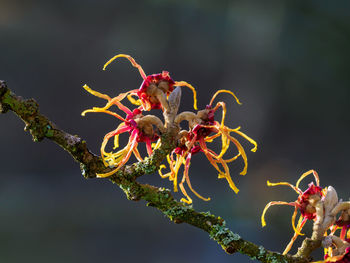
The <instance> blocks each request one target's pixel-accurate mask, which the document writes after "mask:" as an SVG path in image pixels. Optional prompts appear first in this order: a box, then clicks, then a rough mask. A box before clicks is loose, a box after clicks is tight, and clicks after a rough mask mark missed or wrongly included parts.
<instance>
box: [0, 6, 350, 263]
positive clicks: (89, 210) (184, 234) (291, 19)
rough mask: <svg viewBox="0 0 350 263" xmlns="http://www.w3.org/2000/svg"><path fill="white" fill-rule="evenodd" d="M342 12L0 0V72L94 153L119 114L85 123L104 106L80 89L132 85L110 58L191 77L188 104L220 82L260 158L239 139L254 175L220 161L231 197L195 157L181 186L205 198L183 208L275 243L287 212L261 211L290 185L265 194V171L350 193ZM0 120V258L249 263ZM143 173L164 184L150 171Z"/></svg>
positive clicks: (278, 245)
mask: <svg viewBox="0 0 350 263" xmlns="http://www.w3.org/2000/svg"><path fill="white" fill-rule="evenodd" d="M349 11H350V2H349V1H337V3H336V4H335V3H333V2H331V1H316V0H314V1H301V0H300V1H281V0H279V1H198V0H188V1H184V0H178V1H173V0H146V1H115V0H113V1H112V0H100V1H92V0H84V1H83V0H70V1H68V0H60V1H54V0H45V1H44V0H26V1H17V0H0V39H1V40H0V61H1V63H0V79H3V80H5V81H7V83H8V86H9V88H10V89H12V90H13V91H14V92H15V93H16V94H17V95H21V96H23V97H25V98H31V97H33V98H35V99H36V100H37V101H38V102H39V104H40V109H41V112H42V113H44V114H45V115H46V116H48V117H49V118H50V119H51V120H53V121H54V122H55V123H56V124H57V125H58V127H60V128H62V129H64V130H65V131H67V132H70V133H72V134H79V135H80V136H81V137H82V138H84V139H86V140H87V142H88V145H89V148H90V149H91V150H92V151H94V152H96V153H97V152H98V150H99V147H100V144H101V142H102V138H103V136H104V135H105V134H106V133H107V132H109V131H111V130H112V129H114V128H115V127H116V126H117V124H118V121H116V119H113V118H112V117H110V116H107V115H103V114H90V115H87V116H86V117H84V118H83V117H81V116H80V113H81V112H82V111H83V110H85V109H87V108H90V107H92V106H101V105H103V104H104V101H103V100H101V99H99V98H97V97H94V96H92V95H90V94H88V93H87V92H85V91H84V90H83V88H82V85H83V84H85V83H86V84H88V85H89V86H90V87H91V88H93V89H95V90H98V91H100V92H104V93H107V94H109V95H111V96H114V95H116V94H118V93H120V92H122V91H126V90H131V89H135V88H138V87H139V85H140V84H141V81H142V79H141V77H140V75H139V73H138V71H137V70H136V69H135V68H133V67H132V66H131V65H130V63H129V62H128V61H127V60H125V59H120V60H119V61H117V62H115V63H113V64H112V65H110V66H109V68H108V69H107V70H106V71H102V66H103V64H104V63H105V62H106V61H107V60H108V59H109V58H111V57H112V56H114V55H115V54H118V53H126V54H130V55H132V56H133V57H134V58H135V59H136V61H137V62H138V63H139V64H141V65H142V66H143V68H144V70H145V72H146V74H152V73H159V72H161V71H162V70H167V71H169V72H170V74H171V76H172V77H173V79H174V80H178V81H180V80H185V81H187V82H189V83H191V84H192V85H193V86H195V87H196V89H197V91H198V100H199V108H203V107H205V105H206V104H207V103H208V102H209V100H210V98H211V96H212V95H213V94H214V92H215V91H216V90H217V89H230V90H232V91H234V92H235V93H236V94H237V96H238V97H239V98H240V100H241V102H242V103H243V104H242V105H241V106H239V105H237V104H236V103H235V102H234V101H233V99H232V97H230V96H229V95H220V97H219V99H220V100H224V101H225V102H226V103H227V105H228V116H227V122H226V123H227V125H229V126H230V127H232V128H234V127H237V126H241V127H242V131H243V132H245V133H246V134H247V135H249V136H250V137H252V138H253V139H255V140H256V141H257V142H258V145H259V148H258V151H257V152H256V153H251V152H250V151H249V149H250V147H251V145H249V143H247V142H245V141H244V140H243V139H242V140H240V141H241V142H242V144H243V145H244V147H245V149H246V151H247V154H248V159H249V168H248V174H247V175H246V176H244V177H243V176H240V175H239V172H240V171H241V169H242V168H243V163H242V162H241V160H239V161H236V162H234V163H232V164H231V165H230V169H231V174H232V177H233V180H234V182H235V183H236V185H237V186H238V188H239V189H240V192H239V194H238V195H235V194H234V193H233V191H231V189H230V188H229V186H228V184H227V183H226V181H225V180H218V179H217V173H216V171H215V170H214V168H213V167H211V166H210V164H208V162H207V160H206V158H205V157H204V155H202V154H198V155H196V156H194V158H193V161H192V165H191V169H190V176H191V179H192V185H193V186H194V187H195V189H196V190H197V191H198V192H199V193H201V194H202V195H204V196H210V197H211V198H212V201H210V202H204V201H202V200H199V199H197V198H195V197H194V207H195V208H196V209H198V210H200V211H209V210H210V211H211V212H212V213H213V214H216V215H220V216H221V217H223V218H224V219H225V220H226V222H227V225H228V226H229V227H230V228H231V229H232V230H233V231H237V232H238V233H239V234H240V235H241V236H242V237H243V238H245V239H247V240H250V241H252V242H256V243H258V244H262V245H264V246H265V247H266V248H267V249H270V250H276V251H283V250H284V247H285V246H286V244H287V243H288V242H289V240H290V238H291V237H292V234H293V230H292V227H291V223H290V218H291V215H292V212H293V209H292V208H291V207H283V206H280V207H272V208H271V209H270V210H269V211H268V213H267V218H266V219H267V226H266V227H265V228H261V223H260V216H261V212H262V210H263V208H264V206H265V204H266V203H268V202H269V201H272V200H283V201H293V200H295V199H296V194H295V193H294V192H293V191H292V190H290V189H289V188H287V187H283V186H281V187H273V188H268V187H267V186H266V181H267V180H270V181H272V182H276V181H289V182H292V183H295V182H296V180H297V179H298V177H299V176H300V175H301V174H302V173H303V172H306V171H308V170H310V169H315V170H317V171H318V173H319V175H320V178H321V184H322V186H328V185H333V186H334V187H335V188H336V189H337V191H338V195H339V196H340V197H341V198H343V199H344V200H347V199H348V197H349V192H348V189H349V186H348V182H347V178H349V172H350V168H349V166H348V165H347V162H348V158H349V153H348V148H349V145H350V141H349V138H348V131H349V128H350V122H349V121H350V115H349V112H350V111H349V110H350V103H349V99H350V88H349V86H350V74H349V60H350V51H349V40H350V20H349ZM182 94H183V98H182V106H181V110H191V109H192V103H193V100H192V94H191V92H190V90H188V89H186V88H184V89H183V92H182ZM0 127H1V129H0V145H1V151H0V222H1V224H0V261H1V262H10V263H12V262H24V261H25V262H37V263H39V262H50V263H56V262H57V263H58V262H67V263H68V262H69V263H70V262H87V263H88V262H96V261H97V262H106V263H109V262H140V261H142V262H155V263H157V262H169V263H171V262H183V263H186V262H208V263H209V262H251V260H250V259H249V258H248V257H246V256H243V255H239V254H236V255H233V256H231V255H227V254H225V252H224V251H223V250H222V249H221V247H220V246H218V245H217V244H216V243H215V242H214V241H212V240H210V239H209V237H208V235H207V234H206V233H205V232H203V231H201V230H198V229H195V228H193V227H191V226H188V225H186V224H181V225H175V224H173V223H171V222H170V221H169V220H168V219H167V218H165V216H163V215H162V214H161V213H160V212H158V211H157V210H155V209H154V208H149V207H146V206H145V203H144V202H143V201H140V202H132V201H128V200H127V199H126V198H125V195H124V194H123V192H122V191H121V190H120V189H119V188H118V187H116V186H115V185H113V184H111V183H110V182H109V181H108V180H102V179H91V180H85V179H84V178H83V177H82V176H81V174H80V170H79V166H78V165H77V164H76V163H75V162H74V161H73V160H72V158H71V157H70V156H69V155H68V154H67V153H66V152H65V151H63V150H61V149H60V148H59V147H57V146H56V145H55V144H53V143H52V142H50V141H48V140H44V141H43V142H41V143H33V142H32V140H31V137H30V135H29V134H28V133H25V132H24V131H23V127H24V124H23V123H22V122H21V121H20V119H18V118H17V117H16V116H14V114H12V113H11V112H9V113H7V114H4V115H1V116H0ZM125 139H126V138H125V137H123V138H122V142H124V143H125ZM216 147H219V145H217V146H216ZM214 148H215V147H214ZM234 150H235V149H234V147H232V149H231V151H232V153H231V154H233V152H234ZM311 179H312V177H308V179H306V180H305V182H304V184H303V185H302V188H303V189H305V188H306V187H307V183H308V182H310V181H311ZM140 181H141V182H146V183H151V184H154V185H157V186H163V187H166V188H170V189H172V184H171V182H169V181H167V180H162V179H160V178H159V175H158V174H152V175H146V176H144V177H142V178H140ZM175 196H176V197H177V198H179V199H180V198H181V195H180V194H175ZM305 232H306V233H310V225H308V227H306V228H305ZM300 239H302V238H300ZM298 240H299V239H298ZM298 244H299V243H298V242H296V244H295V246H294V247H293V250H292V252H295V251H296V248H297V246H298ZM318 252H319V253H316V259H318V258H321V253H322V251H321V250H319V251H318Z"/></svg>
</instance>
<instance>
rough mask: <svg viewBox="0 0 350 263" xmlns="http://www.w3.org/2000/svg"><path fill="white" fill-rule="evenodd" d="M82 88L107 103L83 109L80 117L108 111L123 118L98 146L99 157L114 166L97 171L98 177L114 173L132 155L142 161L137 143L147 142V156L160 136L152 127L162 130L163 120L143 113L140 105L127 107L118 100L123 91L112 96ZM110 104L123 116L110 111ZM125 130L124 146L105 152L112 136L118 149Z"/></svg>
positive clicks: (107, 164)
mask: <svg viewBox="0 0 350 263" xmlns="http://www.w3.org/2000/svg"><path fill="white" fill-rule="evenodd" d="M84 88H85V90H87V91H88V92H89V93H91V94H93V95H95V96H97V97H100V98H103V99H106V100H107V101H108V102H107V104H106V105H105V106H104V107H102V108H100V107H94V108H92V109H88V110H85V111H84V112H83V113H82V115H83V116H85V114H86V113H88V112H103V113H107V114H110V115H112V116H114V117H116V118H118V119H119V120H121V121H122V123H120V124H119V125H118V127H117V128H116V129H115V130H113V131H111V132H109V133H107V134H106V135H105V137H104V139H103V142H102V145H101V156H102V160H103V162H104V164H105V165H106V166H109V167H111V168H115V169H113V170H112V171H110V172H108V173H105V174H97V177H108V176H111V175H112V174H114V173H116V172H117V171H118V170H119V169H120V168H121V167H122V166H124V165H125V164H126V163H127V161H128V160H129V159H130V157H131V155H132V154H134V155H135V157H136V158H137V160H139V161H142V160H143V159H142V157H141V155H140V153H139V151H138V149H137V146H138V143H140V142H144V143H146V149H147V153H148V155H151V154H152V142H155V141H157V140H158V139H159V132H158V131H155V130H154V128H153V126H155V127H157V128H158V130H159V131H163V129H164V128H163V123H162V121H161V120H160V119H159V118H158V117H156V116H153V115H147V116H144V115H143V114H142V110H141V108H136V109H134V110H133V111H131V110H130V109H129V108H128V107H126V106H124V105H122V104H121V103H120V100H121V99H123V98H124V97H125V96H126V95H127V93H122V94H120V95H118V96H116V97H114V98H111V97H109V96H108V95H106V94H102V93H99V92H97V91H94V90H92V89H90V88H89V87H88V86H87V85H84ZM113 105H116V106H117V107H118V108H119V109H120V110H122V111H124V113H125V114H126V117H125V118H123V117H121V116H120V115H119V114H117V113H115V112H113V111H111V110H109V108H110V107H111V106H113ZM126 132H128V133H129V135H130V136H129V140H128V143H127V145H126V146H125V147H124V148H123V149H121V150H119V151H117V152H106V151H105V148H106V145H107V143H108V141H109V139H111V138H112V137H114V149H116V148H118V147H119V135H120V134H122V133H126Z"/></svg>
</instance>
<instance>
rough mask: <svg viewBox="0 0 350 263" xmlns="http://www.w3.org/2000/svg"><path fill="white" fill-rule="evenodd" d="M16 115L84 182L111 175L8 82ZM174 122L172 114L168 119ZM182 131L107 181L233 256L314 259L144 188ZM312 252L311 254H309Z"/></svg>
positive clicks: (3, 107)
mask: <svg viewBox="0 0 350 263" xmlns="http://www.w3.org/2000/svg"><path fill="white" fill-rule="evenodd" d="M9 110H11V111H13V112H14V113H15V114H16V115H17V116H19V117H20V118H21V119H22V120H23V121H24V123H25V125H26V126H25V130H26V131H29V132H30V133H31V135H32V137H33V140H34V141H41V140H43V139H44V138H47V139H49V140H52V141H54V142H55V143H56V144H58V145H59V146H61V147H62V148H63V149H64V150H66V151H67V152H68V153H70V155H71V156H72V157H73V158H74V159H75V160H76V161H77V162H78V163H80V167H81V170H82V174H83V175H84V177H85V178H94V177H96V173H106V172H109V171H110V170H111V168H109V167H105V166H104V164H103V162H102V158H101V157H100V156H97V155H95V154H93V153H92V152H90V151H89V149H88V148H87V145H86V142H85V141H84V140H82V139H81V138H80V137H79V136H77V135H71V134H69V133H67V132H65V131H63V130H61V129H59V128H58V127H57V126H56V125H55V124H54V123H53V122H51V121H50V120H49V119H48V118H47V117H45V116H44V115H42V114H40V112H39V105H38V104H37V103H36V102H35V100H33V99H23V98H21V97H19V96H16V95H15V94H14V93H13V92H11V91H10V90H9V89H8V88H7V86H6V83H5V82H4V81H0V112H1V113H6V112H7V111H9ZM165 118H166V119H168V120H171V119H173V118H171V116H170V117H169V116H165ZM177 132H178V128H177V127H176V126H174V125H171V123H168V125H167V130H166V132H165V133H163V135H162V137H161V147H160V148H159V149H157V150H155V151H154V152H153V154H152V155H151V156H150V157H149V158H145V159H144V161H142V162H138V163H134V164H131V165H126V166H124V167H123V168H122V169H120V170H119V171H118V172H117V173H116V174H114V175H112V176H110V177H109V178H108V179H109V180H110V181H112V182H113V183H115V184H117V185H118V186H119V187H120V188H121V189H122V190H123V191H124V193H125V194H126V196H127V198H128V199H129V200H134V201H137V200H145V201H146V202H147V206H153V207H155V208H157V209H158V210H160V211H161V212H162V213H163V214H165V215H166V216H167V217H168V218H169V219H170V220H171V221H173V222H174V223H187V224H190V225H193V226H195V227H197V228H200V229H202V230H204V231H206V232H207V233H209V235H210V237H211V238H212V239H214V240H215V241H216V242H217V243H218V244H219V245H221V246H222V248H223V249H224V250H225V251H226V252H227V253H229V254H233V253H235V252H240V253H242V254H245V255H248V256H250V257H251V258H252V259H257V260H259V261H261V262H267V263H272V262H289V263H306V262H309V258H307V257H305V256H304V255H300V254H299V255H298V256H292V255H282V254H280V253H277V252H272V251H269V250H267V249H265V248H264V247H262V246H259V245H256V244H253V243H251V242H249V241H245V240H244V239H242V238H241V237H240V236H239V235H238V234H235V233H233V232H232V231H231V230H230V229H228V228H227V227H226V225H225V221H224V220H223V219H222V218H221V217H217V216H215V215H212V214H210V212H197V211H195V210H194V209H193V208H192V206H187V205H185V204H183V203H181V202H178V201H176V200H175V199H174V198H173V196H172V195H171V193H170V191H169V190H168V189H164V188H158V187H155V186H151V185H147V184H140V183H138V182H137V181H136V179H137V177H139V176H142V175H144V174H150V173H153V172H156V171H157V170H158V168H159V166H160V164H161V162H162V161H163V160H164V159H165V158H166V156H167V154H169V153H170V152H171V151H172V150H173V149H174V148H175V146H176V145H175V141H176V140H175V138H176V135H177ZM307 243H308V242H304V244H303V246H306V247H307V250H310V249H309V248H311V250H313V249H314V247H315V246H314V244H311V245H312V247H311V245H310V246H308V244H307ZM307 254H309V253H307Z"/></svg>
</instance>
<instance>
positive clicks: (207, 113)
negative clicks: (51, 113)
mask: <svg viewBox="0 0 350 263" xmlns="http://www.w3.org/2000/svg"><path fill="white" fill-rule="evenodd" d="M117 58H126V59H128V60H129V61H130V63H131V64H132V65H133V66H134V67H136V68H137V69H138V70H139V73H140V75H141V77H142V79H143V82H142V84H141V86H140V88H139V89H134V90H130V91H127V92H125V93H121V94H119V95H117V96H116V97H113V98H111V97H110V96H108V95H106V94H102V93H99V92H97V91H94V90H92V89H91V88H89V87H88V86H87V85H84V86H83V87H84V88H85V90H86V91H88V92H89V93H91V94H92V95H94V96H97V97H99V98H102V99H105V100H107V103H106V105H105V106H104V107H93V108H92V109H88V110H85V111H84V112H83V113H82V115H83V116H84V115H85V114H86V113H88V112H103V113H107V114H110V115H112V116H114V117H116V118H118V119H119V120H120V121H121V123H120V124H119V125H118V126H117V128H116V129H115V130H113V131H111V132H109V133H107V134H106V135H105V137H104V139H103V142H102V145H101V156H102V159H103V162H104V164H105V166H106V167H108V166H109V167H111V168H112V170H111V171H110V172H108V173H105V174H98V175H97V176H98V177H108V176H111V175H112V174H114V173H116V172H117V171H118V170H119V169H120V168H121V167H123V166H124V165H125V164H126V163H127V162H128V160H129V158H130V157H131V155H132V154H134V156H135V157H136V158H137V160H139V161H142V160H143V158H142V157H141V155H140V153H139V151H138V148H137V146H138V144H139V143H145V144H146V149H147V153H148V155H149V156H150V155H151V154H152V152H153V151H154V150H155V149H157V148H158V147H159V146H160V145H161V141H160V136H161V134H162V133H164V132H165V131H166V128H165V126H166V125H165V124H164V123H163V122H162V121H161V120H160V119H159V118H158V117H156V116H154V115H145V112H147V111H150V110H151V109H161V110H162V111H163V112H164V113H167V114H169V113H170V112H171V111H172V110H173V109H172V108H171V106H170V104H169V101H168V99H169V98H170V97H169V96H170V94H171V93H172V92H173V91H174V89H175V87H182V86H185V87H188V88H190V89H191V90H192V92H193V98H194V105H193V107H194V109H195V110H197V98H196V90H195V89H194V88H193V86H192V85H190V84H189V83H187V82H185V81H174V80H173V79H172V78H171V77H170V75H169V72H167V71H163V72H162V73H158V74H152V75H146V74H145V72H144V71H143V69H142V67H141V66H140V65H139V64H137V63H136V61H135V60H134V59H133V58H132V57H131V56H129V55H125V54H119V55H116V56H114V57H113V58H112V59H110V60H109V61H108V62H107V63H106V64H105V65H104V67H103V69H104V70H105V69H106V67H107V66H108V65H109V64H110V63H111V62H113V61H114V60H115V59H117ZM220 93H229V94H231V95H232V96H233V97H234V98H235V100H236V101H237V103H238V104H240V102H239V100H238V98H237V97H236V96H235V94H234V93H233V92H231V91H229V90H219V91H218V92H216V93H215V94H214V96H213V98H212V99H211V101H210V103H209V104H208V105H207V106H206V107H205V109H203V110H200V111H197V113H194V112H182V113H180V114H178V115H176V116H174V123H173V124H174V125H175V126H176V127H180V123H181V122H182V121H187V122H188V130H181V131H180V132H179V134H178V138H177V147H176V148H175V149H174V150H173V151H172V152H171V154H169V155H168V156H167V160H168V163H169V169H170V171H169V172H168V173H166V174H163V173H162V169H163V168H165V165H162V166H161V167H160V169H159V173H160V175H161V177H162V178H169V179H170V180H171V181H173V184H174V191H175V192H176V191H178V185H179V187H180V189H181V192H182V193H183V195H184V196H185V197H186V198H182V199H181V200H182V201H183V202H186V203H189V204H190V203H192V199H191V198H190V196H189V195H188V194H187V192H186V190H185V187H184V183H185V182H186V183H187V186H188V187H189V188H190V190H191V191H192V192H193V193H194V194H195V195H196V196H198V197H199V198H201V199H203V200H209V199H210V198H204V197H202V196H201V195H200V194H198V193H197V192H196V191H195V190H194V189H193V188H192V185H191V182H190V179H189V175H188V171H189V166H190V162H191V159H192V156H193V155H194V154H196V153H198V152H203V153H204V155H205V156H206V157H207V159H208V160H209V162H210V163H211V164H212V165H213V166H214V168H215V169H216V170H217V171H218V173H219V178H225V179H226V180H227V181H228V183H229V185H230V187H231V188H232V189H233V190H234V191H235V192H236V193H237V192H238V188H237V187H236V186H235V184H234V183H233V181H232V178H231V176H230V172H229V168H228V165H227V164H228V163H230V162H233V161H234V160H236V159H237V158H239V157H240V156H241V157H242V158H243V161H244V169H243V171H242V172H241V174H242V175H245V174H246V173H247V167H248V161H247V156H246V153H245V151H244V148H243V146H242V145H241V144H240V142H239V141H238V140H237V139H236V138H235V137H234V136H233V135H232V133H235V134H236V135H239V136H241V137H242V138H244V139H246V140H248V141H249V142H250V143H252V144H253V145H254V147H253V148H252V149H251V151H253V152H255V151H256V149H257V144H256V142H255V141H254V140H253V139H251V138H250V137H248V136H247V135H245V134H244V133H243V132H241V131H240V127H238V128H235V129H231V128H229V127H227V126H226V125H225V118H226V105H225V103H224V102H218V103H217V104H216V105H215V106H213V102H214V100H215V98H216V97H217V95H218V94H220ZM125 98H127V99H128V100H129V101H130V102H131V104H133V105H135V106H137V108H135V109H133V110H130V109H129V108H128V107H127V106H125V105H124V104H123V103H122V101H123V100H124V99H125ZM112 106H116V107H117V108H118V109H119V110H120V111H122V112H124V114H125V117H122V116H120V115H119V114H118V113H117V112H114V111H112V110H111V109H110V108H111V107H112ZM219 108H222V117H221V122H218V121H216V120H215V117H216V116H215V115H216V112H217V110H218V109H219ZM173 114H176V112H175V113H173ZM122 133H129V141H128V143H127V145H126V146H125V147H124V148H123V149H121V150H119V151H117V152H106V150H105V148H106V146H107V143H108V142H109V140H110V139H111V138H113V137H114V149H117V148H118V147H119V135H120V134H122ZM219 137H220V138H221V141H222V149H221V152H220V153H216V152H214V151H213V150H211V149H209V148H208V146H207V144H208V143H211V142H213V141H214V139H216V138H219ZM231 143H233V144H234V145H235V146H236V148H237V150H238V153H237V154H236V155H235V156H233V157H231V158H224V155H225V153H226V152H227V150H228V148H229V146H230V144H231ZM182 165H184V172H183V177H182V180H181V182H180V183H179V184H178V180H177V176H178V173H179V170H180V168H181V166H182Z"/></svg>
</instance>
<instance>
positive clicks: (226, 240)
mask: <svg viewBox="0 0 350 263" xmlns="http://www.w3.org/2000/svg"><path fill="white" fill-rule="evenodd" d="M209 236H210V238H211V239H214V240H215V241H217V242H219V243H220V244H222V245H224V246H228V245H229V244H230V243H231V242H233V241H238V240H240V239H241V237H240V235H238V234H235V233H233V232H232V231H230V230H229V229H228V228H227V227H225V224H224V223H223V224H222V225H219V224H215V225H213V226H212V227H211V231H210V232H209Z"/></svg>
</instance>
